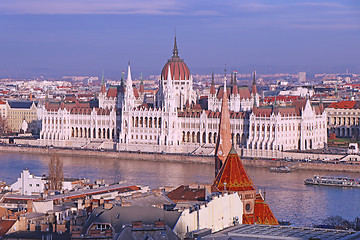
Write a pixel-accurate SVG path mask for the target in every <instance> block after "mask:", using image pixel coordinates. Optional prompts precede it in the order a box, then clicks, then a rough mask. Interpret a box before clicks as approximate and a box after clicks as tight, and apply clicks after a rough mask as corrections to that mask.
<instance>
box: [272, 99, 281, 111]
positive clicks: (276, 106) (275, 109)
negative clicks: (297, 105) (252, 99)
mask: <svg viewBox="0 0 360 240" xmlns="http://www.w3.org/2000/svg"><path fill="white" fill-rule="evenodd" d="M272 111H273V113H274V114H275V115H277V114H278V113H279V109H278V104H277V100H276V96H275V99H274V105H273V108H272Z"/></svg>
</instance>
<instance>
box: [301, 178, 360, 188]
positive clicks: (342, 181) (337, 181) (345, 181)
mask: <svg viewBox="0 0 360 240" xmlns="http://www.w3.org/2000/svg"><path fill="white" fill-rule="evenodd" d="M305 185H323V186H335V187H360V180H359V179H353V178H348V177H330V176H314V177H313V178H309V179H306V180H305Z"/></svg>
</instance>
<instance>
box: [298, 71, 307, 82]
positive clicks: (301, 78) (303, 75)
mask: <svg viewBox="0 0 360 240" xmlns="http://www.w3.org/2000/svg"><path fill="white" fill-rule="evenodd" d="M299 82H302V83H304V82H306V72H299Z"/></svg>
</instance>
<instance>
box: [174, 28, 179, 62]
mask: <svg viewBox="0 0 360 240" xmlns="http://www.w3.org/2000/svg"><path fill="white" fill-rule="evenodd" d="M178 54H179V52H178V48H177V44H176V29H175V41H174V50H173V56H174V57H178V56H179V55H178Z"/></svg>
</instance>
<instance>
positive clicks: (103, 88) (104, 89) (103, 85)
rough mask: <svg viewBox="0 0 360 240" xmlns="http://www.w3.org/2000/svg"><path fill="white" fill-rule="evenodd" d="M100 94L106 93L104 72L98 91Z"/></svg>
mask: <svg viewBox="0 0 360 240" xmlns="http://www.w3.org/2000/svg"><path fill="white" fill-rule="evenodd" d="M100 92H102V93H106V86H105V80H104V71H103V72H102V77H101V89H100Z"/></svg>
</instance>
